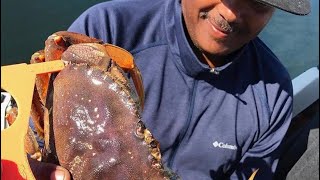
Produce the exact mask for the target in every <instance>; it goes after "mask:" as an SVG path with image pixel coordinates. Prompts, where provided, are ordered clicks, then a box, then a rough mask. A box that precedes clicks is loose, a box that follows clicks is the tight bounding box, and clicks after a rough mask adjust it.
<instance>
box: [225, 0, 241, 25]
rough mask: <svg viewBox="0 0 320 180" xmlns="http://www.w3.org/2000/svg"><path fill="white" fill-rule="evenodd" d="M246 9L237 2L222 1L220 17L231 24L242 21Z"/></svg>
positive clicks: (230, 0) (235, 0) (231, 0)
mask: <svg viewBox="0 0 320 180" xmlns="http://www.w3.org/2000/svg"><path fill="white" fill-rule="evenodd" d="M244 11H245V9H244V8H243V6H242V5H241V2H238V1H237V0H222V1H221V4H220V15H221V16H222V17H223V18H224V19H225V20H227V21H228V22H229V23H239V22H241V21H242V18H243V13H244Z"/></svg>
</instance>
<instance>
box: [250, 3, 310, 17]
mask: <svg viewBox="0 0 320 180" xmlns="http://www.w3.org/2000/svg"><path fill="white" fill-rule="evenodd" d="M256 1H258V2H261V3H263V4H266V5H270V6H273V7H275V8H278V9H281V10H284V11H287V12H289V13H292V14H296V15H307V14H309V13H310V11H311V10H310V0H256Z"/></svg>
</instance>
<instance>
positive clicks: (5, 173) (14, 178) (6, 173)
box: [1, 159, 25, 180]
mask: <svg viewBox="0 0 320 180" xmlns="http://www.w3.org/2000/svg"><path fill="white" fill-rule="evenodd" d="M1 179H3V180H22V179H23V180H24V179H25V178H23V177H22V176H21V174H20V172H19V170H18V166H17V164H16V163H15V162H12V161H9V160H4V159H1Z"/></svg>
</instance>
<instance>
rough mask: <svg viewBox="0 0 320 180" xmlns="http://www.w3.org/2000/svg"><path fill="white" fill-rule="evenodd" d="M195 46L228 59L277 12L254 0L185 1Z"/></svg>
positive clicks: (187, 23)
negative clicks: (230, 54)
mask: <svg viewBox="0 0 320 180" xmlns="http://www.w3.org/2000/svg"><path fill="white" fill-rule="evenodd" d="M181 5H182V12H183V17H184V20H185V24H186V27H187V30H188V33H189V35H190V38H191V40H192V42H193V43H194V45H195V46H196V47H198V48H199V49H200V50H201V51H202V52H204V53H208V54H211V55H227V54H229V53H231V52H233V51H235V50H237V49H239V48H240V47H242V46H243V45H244V44H246V43H247V42H249V41H250V40H251V39H253V38H254V37H256V36H257V35H258V34H259V32H260V31H261V30H262V29H263V28H264V27H265V25H266V24H267V22H268V21H269V19H270V18H271V16H272V14H273V11H274V8H272V7H269V6H266V5H263V4H260V3H258V2H256V1H254V0H182V2H181Z"/></svg>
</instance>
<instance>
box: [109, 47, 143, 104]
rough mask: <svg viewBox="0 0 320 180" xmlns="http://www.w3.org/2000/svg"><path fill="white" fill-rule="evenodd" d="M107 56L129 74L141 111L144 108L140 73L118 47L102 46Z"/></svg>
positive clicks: (129, 57) (125, 52)
mask: <svg viewBox="0 0 320 180" xmlns="http://www.w3.org/2000/svg"><path fill="white" fill-rule="evenodd" d="M104 45H105V47H106V49H107V52H108V54H109V56H110V57H111V59H112V60H114V61H115V62H116V63H117V64H118V65H119V66H120V67H121V68H122V69H123V70H124V71H127V72H129V73H130V75H131V77H132V80H133V83H134V86H135V88H136V90H137V93H138V95H139V99H140V104H141V109H143V106H144V89H143V81H142V76H141V73H140V71H139V70H138V68H137V66H136V64H135V63H134V61H133V57H132V55H131V54H130V53H129V52H127V51H126V50H125V49H122V48H120V47H118V46H114V45H112V44H104Z"/></svg>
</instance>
